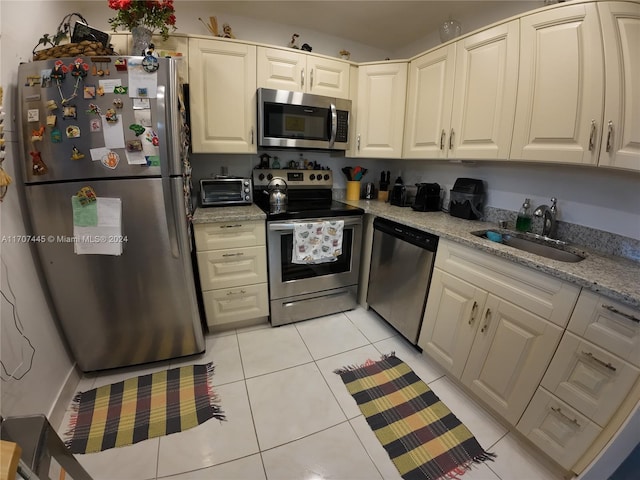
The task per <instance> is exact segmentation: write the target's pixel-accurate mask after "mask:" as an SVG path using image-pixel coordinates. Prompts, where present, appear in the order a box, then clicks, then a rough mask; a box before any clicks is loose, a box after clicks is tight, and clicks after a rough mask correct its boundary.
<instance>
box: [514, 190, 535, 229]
mask: <svg viewBox="0 0 640 480" xmlns="http://www.w3.org/2000/svg"><path fill="white" fill-rule="evenodd" d="M531 218H532V216H531V200H529V199H528V198H525V199H524V203H523V204H522V208H521V209H520V211H519V212H518V216H517V217H516V230H517V231H519V232H529V231H531Z"/></svg>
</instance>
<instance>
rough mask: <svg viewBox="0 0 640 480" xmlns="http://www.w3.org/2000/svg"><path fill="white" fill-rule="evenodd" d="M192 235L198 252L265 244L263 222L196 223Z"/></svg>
mask: <svg viewBox="0 0 640 480" xmlns="http://www.w3.org/2000/svg"><path fill="white" fill-rule="evenodd" d="M194 235H195V239H196V250H197V251H199V252H201V251H204V250H219V249H226V248H242V247H255V246H258V245H265V244H266V242H265V223H264V221H256V222H252V221H242V222H220V223H197V224H195V225H194Z"/></svg>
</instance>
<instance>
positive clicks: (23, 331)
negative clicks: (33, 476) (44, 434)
mask: <svg viewBox="0 0 640 480" xmlns="http://www.w3.org/2000/svg"><path fill="white" fill-rule="evenodd" d="M20 5H22V6H21V7H20ZM39 8H40V9H39V10H38V12H39V14H40V15H39V16H38V15H33V13H35V11H34V12H30V14H29V15H25V4H24V3H18V2H5V1H2V2H0V58H1V60H0V83H1V84H2V86H3V87H4V89H5V95H4V107H5V111H6V113H7V115H6V117H5V129H4V133H5V139H6V140H7V145H6V147H7V158H6V160H5V162H4V165H3V166H4V168H5V170H6V171H7V173H9V175H11V177H13V178H14V179H16V178H17V175H16V167H17V165H19V163H18V161H17V153H18V150H17V148H16V142H15V138H16V136H17V135H16V129H15V124H14V122H13V118H12V115H13V112H14V108H13V96H14V95H15V87H16V71H17V67H18V61H19V59H28V58H29V57H30V52H31V48H32V46H33V44H35V42H36V41H37V39H36V40H33V38H34V35H36V34H35V33H33V32H40V31H43V30H42V28H41V25H43V24H45V23H48V21H47V22H45V21H43V20H41V21H40V22H39V21H37V20H35V19H34V17H38V18H40V19H51V18H58V17H59V15H60V14H59V12H60V10H59V7H57V8H56V6H55V5H41V6H40V7H39ZM25 18H29V19H30V20H31V19H34V20H33V21H34V25H35V26H34V27H32V28H25V24H24V19H25ZM56 27H57V23H56V25H55V26H54V27H53V29H55V28H56ZM47 28H49V26H48V25H47ZM38 38H39V37H38ZM24 234H25V226H24V222H23V212H22V209H21V206H20V202H19V196H18V190H17V188H16V185H15V184H14V185H11V186H10V187H9V191H8V193H7V196H6V197H5V199H4V201H3V202H2V203H1V204H0V236H1V237H2V238H5V240H6V241H5V242H3V243H0V254H1V256H2V277H1V280H0V289H1V290H2V309H1V312H2V313H1V315H2V316H1V325H2V351H1V358H2V363H3V365H4V367H6V369H7V371H9V372H12V373H13V374H14V377H20V376H23V378H22V379H21V380H15V379H8V381H5V379H6V378H7V376H6V375H5V372H3V375H2V378H3V380H2V383H1V384H0V388H1V390H2V397H1V399H2V402H1V412H2V415H4V416H13V415H23V414H33V413H43V414H45V415H47V416H49V418H50V419H51V414H52V413H53V412H52V407H53V405H54V402H55V400H56V398H57V397H58V394H59V392H60V390H61V388H62V386H63V384H64V383H65V381H66V380H67V377H68V376H69V375H72V377H71V378H74V377H73V376H75V378H77V374H76V373H75V369H74V368H73V366H72V365H73V364H72V360H71V359H70V357H69V355H68V354H67V351H66V348H65V346H64V344H63V341H62V339H61V337H60V335H59V333H58V330H57V328H56V324H55V321H54V318H53V316H52V314H51V312H50V310H49V307H48V304H47V300H46V298H45V296H44V294H43V292H42V288H41V286H40V283H39V280H38V275H37V273H36V270H35V265H34V262H33V259H32V254H31V249H30V246H29V244H27V243H11V242H10V240H7V239H11V238H12V237H13V236H16V235H24ZM25 337H26V338H25ZM27 339H28V341H27ZM28 342H31V344H32V345H33V348H34V349H35V353H34V355H33V364H32V365H31V370H29V371H27V370H28V369H29V365H30V363H31V353H32V349H31V347H30V346H29V343H28ZM71 383H73V380H72V382H71ZM52 420H53V419H52ZM53 421H54V422H55V421H56V420H53Z"/></svg>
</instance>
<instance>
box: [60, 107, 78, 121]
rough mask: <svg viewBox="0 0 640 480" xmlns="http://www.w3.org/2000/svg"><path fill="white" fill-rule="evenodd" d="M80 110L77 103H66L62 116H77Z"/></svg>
mask: <svg viewBox="0 0 640 480" xmlns="http://www.w3.org/2000/svg"><path fill="white" fill-rule="evenodd" d="M77 116H78V111H77V109H76V106H75V105H65V106H64V108H63V109H62V118H74V119H75V118H77Z"/></svg>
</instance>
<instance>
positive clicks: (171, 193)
mask: <svg viewBox="0 0 640 480" xmlns="http://www.w3.org/2000/svg"><path fill="white" fill-rule="evenodd" d="M173 179H175V177H174V178H173ZM173 179H172V178H166V177H165V178H163V179H162V190H163V191H164V192H166V193H165V195H164V207H165V208H164V211H165V215H166V218H167V232H168V234H169V247H170V248H171V255H172V256H173V258H180V251H181V249H180V240H179V238H178V228H177V222H178V221H179V220H178V219H179V218H180V216H179V213H178V208H180V207H181V204H180V202H177V201H174V200H177V199H180V198H182V189H180V191H178V188H177V186H179V185H178V182H175V181H172V180H173Z"/></svg>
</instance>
